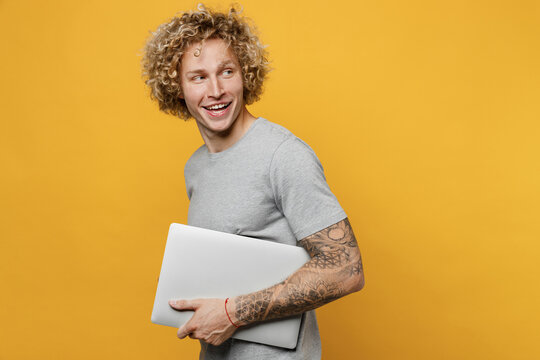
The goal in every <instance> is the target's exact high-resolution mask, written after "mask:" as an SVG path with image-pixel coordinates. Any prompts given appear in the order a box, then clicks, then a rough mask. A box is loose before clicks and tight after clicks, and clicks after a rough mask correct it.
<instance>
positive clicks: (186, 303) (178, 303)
mask: <svg viewBox="0 0 540 360" xmlns="http://www.w3.org/2000/svg"><path fill="white" fill-rule="evenodd" d="M169 305H170V306H171V307H172V308H173V309H176V310H197V308H198V307H199V301H198V300H172V299H171V300H169Z"/></svg>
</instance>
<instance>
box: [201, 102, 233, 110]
mask: <svg viewBox="0 0 540 360" xmlns="http://www.w3.org/2000/svg"><path fill="white" fill-rule="evenodd" d="M229 105H231V103H230V102H229V103H226V104H219V105H212V106H203V108H205V109H206V110H208V111H222V110H224V109H226V108H228V107H229Z"/></svg>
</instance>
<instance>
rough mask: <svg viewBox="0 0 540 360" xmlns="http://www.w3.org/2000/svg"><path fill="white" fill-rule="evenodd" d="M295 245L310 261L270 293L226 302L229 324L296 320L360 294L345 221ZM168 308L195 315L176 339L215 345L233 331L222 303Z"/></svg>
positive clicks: (357, 262)
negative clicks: (330, 304)
mask: <svg viewBox="0 0 540 360" xmlns="http://www.w3.org/2000/svg"><path fill="white" fill-rule="evenodd" d="M299 244H300V245H301V246H303V247H304V248H305V249H306V251H307V252H308V253H309V255H310V256H311V259H310V260H309V261H308V262H307V263H305V264H304V265H303V266H302V267H301V268H300V269H298V270H297V271H296V272H294V273H293V274H292V275H290V276H289V277H288V278H287V279H285V280H284V281H283V282H281V283H279V284H276V285H274V286H272V287H269V288H267V289H264V290H261V291H257V292H254V293H251V294H247V295H241V296H236V297H234V298H231V299H229V303H227V311H228V314H229V316H230V317H231V320H232V322H234V324H236V325H237V326H244V325H248V324H251V323H254V322H257V321H262V320H269V319H275V318H282V317H287V316H291V315H295V314H300V313H303V312H306V311H308V310H312V309H315V308H317V307H319V306H322V305H324V304H326V303H329V302H331V301H333V300H336V299H338V298H340V297H343V296H345V295H347V294H350V293H352V292H355V291H358V290H360V289H362V287H363V286H364V274H363V270H362V260H361V257H360V251H359V250H358V245H357V243H356V238H355V236H354V233H353V230H352V228H351V225H350V223H349V220H348V219H344V220H342V221H340V222H338V223H336V224H334V225H331V226H329V227H327V228H325V229H323V230H321V231H319V232H317V233H315V234H313V235H310V236H307V237H306V238H304V239H302V240H300V241H299ZM170 304H171V306H172V307H173V308H175V309H177V310H195V314H194V315H193V317H192V318H191V319H190V320H189V321H188V322H187V323H186V324H184V325H183V326H182V327H180V328H179V329H178V334H177V335H178V337H179V338H184V337H186V336H190V337H191V338H195V339H201V340H204V341H206V342H208V343H210V344H213V345H219V344H221V343H222V342H223V341H225V340H227V339H228V338H229V337H230V336H231V335H232V334H233V333H234V331H235V330H236V328H235V327H234V326H233V325H232V324H231V321H229V319H228V318H227V313H226V312H225V305H224V300H223V299H197V300H178V301H173V302H170Z"/></svg>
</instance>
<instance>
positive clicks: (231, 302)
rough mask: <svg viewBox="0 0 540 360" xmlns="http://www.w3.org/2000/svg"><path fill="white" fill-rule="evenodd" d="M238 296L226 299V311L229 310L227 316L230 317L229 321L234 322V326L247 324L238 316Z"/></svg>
mask: <svg viewBox="0 0 540 360" xmlns="http://www.w3.org/2000/svg"><path fill="white" fill-rule="evenodd" d="M236 300H237V299H236V297H233V298H227V299H226V300H225V301H226V303H225V311H226V312H227V316H228V318H229V321H230V322H231V323H232V325H233V326H235V327H236V328H239V327H240V326H243V325H246V324H245V322H244V321H242V320H241V319H240V318H239V317H238V316H237V312H236V303H237V301H236Z"/></svg>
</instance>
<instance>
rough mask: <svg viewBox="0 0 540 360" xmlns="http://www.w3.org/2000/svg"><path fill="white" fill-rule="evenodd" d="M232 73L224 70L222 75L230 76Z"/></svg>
mask: <svg viewBox="0 0 540 360" xmlns="http://www.w3.org/2000/svg"><path fill="white" fill-rule="evenodd" d="M232 73H233V71H232V70H230V69H229V70H225V71H224V72H223V74H224V75H232Z"/></svg>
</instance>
